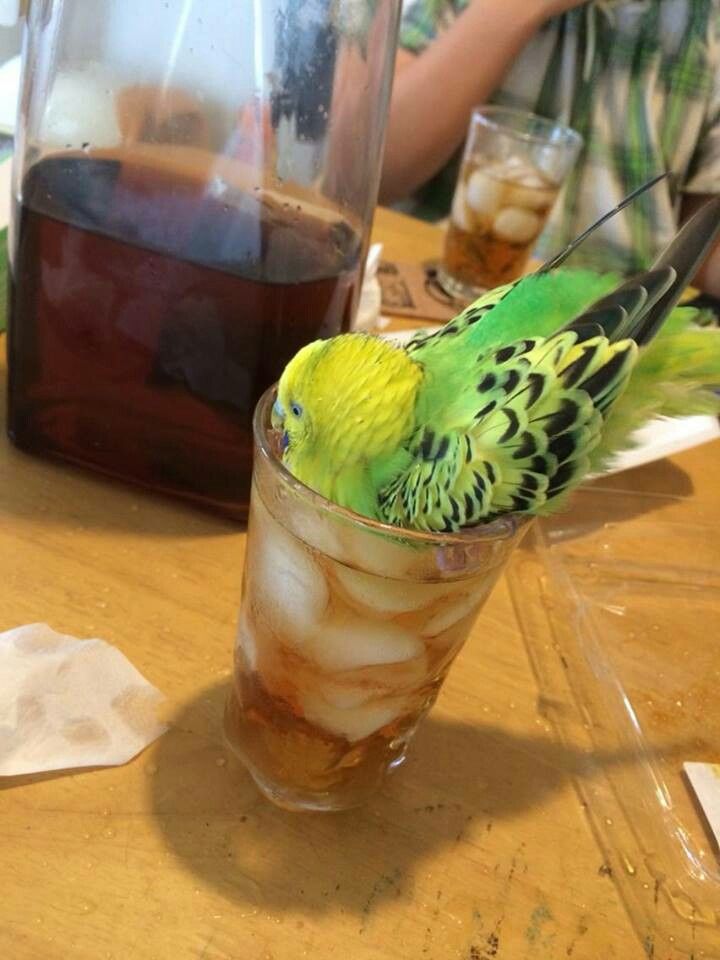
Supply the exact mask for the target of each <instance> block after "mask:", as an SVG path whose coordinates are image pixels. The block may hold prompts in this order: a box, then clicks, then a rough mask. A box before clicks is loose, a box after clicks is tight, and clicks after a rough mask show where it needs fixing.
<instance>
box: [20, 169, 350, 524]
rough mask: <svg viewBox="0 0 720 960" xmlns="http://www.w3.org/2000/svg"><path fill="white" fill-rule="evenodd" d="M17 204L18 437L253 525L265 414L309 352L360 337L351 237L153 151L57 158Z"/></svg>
mask: <svg viewBox="0 0 720 960" xmlns="http://www.w3.org/2000/svg"><path fill="white" fill-rule="evenodd" d="M22 197H23V203H22V207H21V210H20V214H19V217H18V218H17V221H16V222H17V235H16V238H15V248H14V256H13V261H12V271H11V274H12V276H11V283H12V293H11V307H10V318H9V337H8V353H9V357H8V360H9V368H10V379H9V412H8V430H9V434H10V437H11V438H12V440H13V441H14V442H15V443H16V444H17V445H18V446H20V447H22V448H23V449H26V450H29V451H33V452H39V453H45V454H50V455H53V456H57V457H60V458H62V459H64V460H68V461H72V462H74V463H77V464H81V465H84V466H88V467H92V468H94V469H96V470H100V471H103V472H104V473H107V474H110V475H112V476H115V477H118V478H121V479H124V480H129V481H133V482H135V483H139V484H142V485H143V486H146V487H149V488H152V489H154V490H158V491H162V492H165V493H170V494H175V495H178V496H182V497H185V498H189V499H192V500H195V501H199V502H201V503H203V504H205V505H207V506H210V507H214V508H216V509H220V510H222V511H223V512H225V513H229V514H230V515H232V516H235V517H238V518H240V519H243V518H244V517H245V515H246V512H247V502H248V493H249V487H250V474H251V461H252V429H251V416H252V411H253V408H254V406H255V403H256V401H257V399H258V398H259V397H260V395H261V394H262V392H263V391H264V390H265V388H266V387H267V386H269V385H270V384H271V383H272V382H274V381H275V380H276V379H277V378H278V376H279V375H280V373H281V371H282V369H283V367H284V365H285V364H286V362H287V361H288V360H289V359H290V357H292V356H293V354H294V353H295V352H296V351H297V350H298V349H299V348H300V347H301V346H303V345H304V344H306V343H308V342H310V341H311V340H314V339H316V338H318V337H326V336H332V335H334V334H336V333H339V332H340V331H342V330H345V329H347V328H348V325H349V322H350V317H351V311H352V306H353V299H354V296H355V292H356V287H357V281H358V273H359V262H360V252H361V243H360V239H359V236H358V233H357V231H355V230H354V229H353V228H352V227H351V226H350V225H349V224H348V223H347V222H346V221H345V220H343V219H342V218H341V217H340V215H339V214H337V213H336V212H335V211H332V210H330V209H329V208H324V207H322V208H321V207H318V206H317V205H314V204H311V203H306V202H303V199H302V197H301V196H298V197H297V198H295V197H292V196H290V195H288V194H287V193H284V194H279V193H275V194H273V193H272V191H266V190H264V189H262V188H258V187H255V188H253V187H252V186H250V185H247V184H244V185H243V184H240V185H238V183H237V182H236V183H233V182H229V181H228V179H227V178H226V177H224V176H223V175H222V174H218V175H217V176H214V177H213V176H210V177H207V176H206V175H203V176H194V175H193V174H192V169H191V166H190V167H188V169H184V168H180V167H178V165H175V166H170V165H169V164H163V163H162V162H152V157H151V156H149V155H148V154H147V152H146V153H142V152H139V153H138V155H137V157H133V154H132V153H128V152H123V153H122V154H120V153H118V155H117V156H113V155H112V153H111V152H110V151H107V152H103V154H102V155H101V156H98V155H93V154H90V155H85V154H83V153H82V152H81V151H79V152H78V153H77V154H75V153H73V154H62V155H57V156H50V157H48V158H45V159H43V160H41V161H39V162H38V163H36V164H35V165H34V166H32V167H31V168H30V169H29V172H28V173H27V174H26V177H25V179H24V182H23V186H22Z"/></svg>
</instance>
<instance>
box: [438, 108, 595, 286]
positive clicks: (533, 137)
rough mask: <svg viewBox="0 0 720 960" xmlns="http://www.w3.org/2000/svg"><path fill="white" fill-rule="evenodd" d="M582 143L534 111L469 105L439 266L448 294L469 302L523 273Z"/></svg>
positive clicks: (562, 127) (572, 131)
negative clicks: (463, 149)
mask: <svg viewBox="0 0 720 960" xmlns="http://www.w3.org/2000/svg"><path fill="white" fill-rule="evenodd" d="M581 146H582V137H581V136H580V134H578V133H576V132H575V131H574V130H571V129H570V127H565V126H563V125H562V124H559V123H556V122H555V121H553V120H547V119H545V118H544V117H539V116H536V115H535V114H533V113H526V112H524V111H522V110H512V109H509V108H505V107H479V108H478V109H476V110H474V111H473V114H472V118H471V121H470V128H469V131H468V137H467V140H466V144H465V153H464V156H463V161H462V165H461V168H460V173H459V176H458V181H457V185H456V187H455V195H454V198H453V205H452V211H451V214H450V222H449V225H448V230H447V234H446V238H445V252H444V255H443V259H442V263H441V265H440V270H439V279H440V282H441V284H442V286H443V287H444V288H445V289H446V290H447V291H448V293H450V294H451V295H452V296H454V297H456V298H457V299H458V300H473V299H475V297H477V296H479V295H480V294H481V293H483V292H484V291H485V290H491V289H492V288H493V287H497V286H499V285H500V284H503V283H508V282H509V281H510V280H515V279H516V278H517V277H519V276H520V275H521V274H522V272H523V269H524V267H525V265H526V263H527V261H528V259H529V258H530V254H531V253H532V250H533V247H534V245H535V242H536V240H537V239H538V237H539V235H540V233H541V231H542V229H543V227H544V226H545V223H546V222H547V219H548V216H549V214H550V211H551V209H552V207H553V205H554V203H555V200H556V199H557V196H558V193H559V191H560V188H561V186H562V184H563V181H564V180H565V178H566V176H567V174H568V173H569V171H570V170H571V168H572V166H573V164H574V162H575V160H576V158H577V155H578V152H579V150H580V147H581Z"/></svg>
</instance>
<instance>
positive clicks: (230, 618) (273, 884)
mask: <svg viewBox="0 0 720 960" xmlns="http://www.w3.org/2000/svg"><path fill="white" fill-rule="evenodd" d="M375 232H376V236H377V237H378V238H379V239H382V240H384V241H385V244H386V254H387V255H388V256H390V257H397V258H402V259H406V260H408V259H412V258H425V257H429V256H432V255H434V254H435V253H436V252H437V251H438V249H439V243H440V234H439V232H438V231H437V230H436V229H434V228H432V227H430V226H427V225H424V224H420V223H416V222H414V221H411V220H409V219H407V218H404V217H400V216H398V215H394V214H389V213H386V212H382V211H381V212H380V213H379V215H378V217H377V222H376V230H375ZM3 375H4V374H3ZM719 453H720V444H717V443H715V444H710V445H707V446H705V447H702V448H697V449H695V450H693V451H691V452H689V453H687V454H684V455H682V456H678V457H675V458H673V460H672V462H667V461H665V462H663V463H659V464H655V465H653V466H650V467H647V468H643V469H640V470H635V471H633V472H632V473H630V474H625V475H623V478H622V481H620V480H619V479H617V478H616V479H614V480H607V481H605V483H607V484H609V485H613V484H618V483H622V484H623V485H624V486H625V487H627V488H630V489H638V490H642V489H645V488H650V489H656V488H658V487H659V488H660V489H662V484H663V483H664V482H665V479H666V478H667V477H670V479H671V480H674V481H677V480H678V478H682V483H680V484H679V488H680V489H682V490H684V491H685V492H687V491H689V494H690V495H689V498H688V500H687V504H688V510H689V511H691V509H692V503H693V502H695V503H697V501H698V499H700V500H701V501H702V503H703V506H704V510H705V514H706V515H707V512H708V511H710V512H711V513H712V515H713V516H714V517H715V518H716V521H720V471H719V470H718V463H720V457H719V456H718V454H719ZM677 509H678V510H680V511H682V505H681V506H680V507H678V508H677ZM243 548H244V536H243V533H242V532H241V531H239V530H238V529H237V527H235V526H233V525H232V524H231V523H229V522H225V521H223V520H221V519H217V518H214V517H212V516H208V515H205V514H203V513H200V512H197V511H194V510H192V509H189V508H187V507H185V506H183V505H178V504H176V503H173V502H170V501H167V500H162V499H159V498H155V497H153V496H150V495H147V494H145V493H143V492H141V491H138V490H134V489H129V488H125V487H122V486H119V485H115V484H112V483H109V482H107V481H104V480H103V479H99V478H96V477H94V476H92V475H90V474H86V473H83V472H80V471H76V470H73V469H70V468H68V467H65V466H62V465H56V464H52V463H46V462H43V461H41V460H36V459H33V458H31V457H29V456H26V455H23V454H21V453H19V452H17V451H16V450H14V449H13V448H11V447H10V446H9V444H8V443H7V441H6V440H5V439H4V437H3V438H2V439H1V440H0V582H1V583H2V600H3V602H2V607H1V610H2V617H1V619H0V629H8V628H10V627H13V626H16V625H19V624H24V623H31V622H34V621H41V620H42V621H47V622H49V623H50V624H51V625H52V626H53V627H54V628H56V629H57V630H60V631H62V632H66V633H70V634H74V635H77V636H80V637H85V636H99V637H103V638H105V639H106V640H108V641H110V642H111V643H113V644H116V645H117V646H118V647H119V648H120V649H121V650H122V651H123V652H124V653H125V654H127V656H128V657H129V658H130V660H131V661H132V662H133V663H134V664H135V665H136V666H137V667H138V669H140V670H141V671H142V673H143V674H144V675H145V676H146V677H147V678H148V679H149V680H150V681H151V682H152V683H154V684H156V685H157V686H158V687H160V688H161V690H163V691H164V693H165V694H166V695H167V697H168V699H169V714H170V718H171V719H170V722H171V729H170V731H169V732H168V733H167V734H165V735H164V736H163V737H162V738H161V739H160V740H158V741H157V742H156V743H155V744H154V745H153V746H152V747H150V748H149V749H148V750H147V751H145V753H143V754H142V755H141V756H139V757H137V758H136V759H135V760H133V761H132V762H130V763H129V764H127V765H126V766H124V767H120V768H107V769H95V770H88V771H85V772H76V773H67V774H65V775H45V776H36V777H32V776H31V777H19V778H6V779H0V823H1V824H2V840H1V841H0V876H1V877H2V880H3V883H2V896H1V898H0V957H2V958H3V960H4V958H7V960H61V958H62V960H65V958H73V960H134V958H143V960H145V958H147V960H150V958H157V960H186V958H187V960H190V958H194V960H231V958H232V960H285V958H288V960H294V958H303V957H309V958H313V960H325V958H330V957H335V956H342V957H347V958H350V960H356V958H357V960H365V958H368V960H369V958H381V960H382V958H402V960H455V958H458V960H531V958H543V960H564V958H566V957H572V958H573V960H610V958H618V960H640V958H642V957H644V956H645V955H646V953H645V950H644V949H643V948H642V945H641V943H640V941H639V940H638V939H637V937H636V935H635V933H634V932H633V930H632V928H631V925H630V923H629V921H628V919H627V916H626V914H625V911H624V908H623V906H622V904H621V902H620V899H619V896H618V894H617V892H616V889H615V886H614V884H613V881H612V879H611V878H610V877H608V876H607V871H606V870H603V869H601V868H602V857H601V854H600V852H599V849H598V847H597V846H596V842H595V840H594V839H593V836H592V834H591V830H590V827H589V825H588V822H587V819H586V816H585V814H584V812H583V810H582V809H581V806H580V804H579V802H578V798H577V795H576V793H575V790H574V788H573V784H572V780H571V772H572V758H571V757H569V756H568V754H567V751H566V750H564V748H563V747H561V746H560V745H559V743H558V742H557V741H556V739H555V738H554V735H553V732H552V730H551V729H550V728H549V727H548V725H547V722H546V720H545V719H544V718H543V716H542V715H541V714H540V713H539V711H538V707H537V693H538V691H537V688H536V684H535V681H534V678H533V674H532V672H531V670H530V667H529V664H528V660H527V656H526V653H525V649H524V646H523V639H522V635H521V632H520V629H519V626H518V623H517V621H516V618H515V614H514V612H513V607H512V605H511V601H510V596H509V591H508V586H507V582H506V581H500V583H499V584H498V586H497V588H496V590H495V591H494V593H493V595H492V597H491V599H490V601H489V602H488V604H487V607H486V609H485V612H484V615H483V616H482V618H481V620H480V622H479V624H478V626H477V627H476V629H475V631H474V634H473V636H472V637H471V639H470V641H469V642H468V644H467V646H466V648H465V650H464V651H463V653H462V654H461V655H460V657H459V659H458V661H457V663H456V665H455V666H454V669H453V671H452V672H451V674H450V677H449V679H448V681H447V684H446V686H445V688H444V691H443V693H442V694H441V696H440V698H439V701H438V703H437V706H436V707H435V709H434V711H433V713H432V715H431V718H430V719H428V720H427V721H426V723H425V725H424V727H423V728H422V729H421V730H420V732H419V733H418V736H417V739H416V741H415V744H414V746H413V748H412V750H411V755H410V758H409V760H408V762H407V764H406V765H405V767H404V768H402V770H401V771H400V772H399V773H398V774H397V775H396V776H395V777H393V778H392V779H391V781H390V782H389V783H388V784H387V786H386V788H385V789H384V790H383V791H382V793H381V794H380V795H379V796H378V797H377V799H376V800H374V801H373V802H372V803H371V804H370V805H369V806H368V807H367V808H365V809H362V810H359V811H354V812H349V813H344V814H335V815H322V814H320V815H317V814H306V815H299V814H292V813H287V812H284V811H282V810H278V809H275V808H274V807H272V806H271V805H270V804H268V803H267V802H266V801H265V800H263V799H262V798H261V797H260V796H259V794H258V793H257V791H256V789H255V788H254V787H253V785H252V783H251V782H250V779H249V777H248V776H247V775H246V774H245V773H244V771H243V770H242V769H241V768H239V766H237V765H236V764H235V763H234V762H233V761H231V760H230V759H229V758H228V757H227V755H226V752H225V750H224V748H223V744H222V739H221V732H220V718H221V709H222V704H223V700H224V697H225V692H226V686H227V683H228V676H229V668H230V664H231V648H232V645H233V635H234V624H235V618H236V613H237V609H238V600H239V592H240V576H241V570H242V564H243ZM531 601H532V598H529V602H531ZM702 626H703V625H702V624H698V629H701V628H702ZM658 960H660V958H658Z"/></svg>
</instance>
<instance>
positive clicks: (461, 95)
mask: <svg viewBox="0 0 720 960" xmlns="http://www.w3.org/2000/svg"><path fill="white" fill-rule="evenodd" d="M584 2H585V0H473V2H472V3H471V4H470V6H469V7H468V8H467V9H466V10H465V11H464V12H463V13H462V14H461V15H460V16H459V17H458V18H457V20H456V21H455V22H454V23H453V24H452V26H451V27H450V28H449V29H448V30H446V31H445V32H444V33H441V34H440V36H439V37H438V38H437V39H436V40H434V41H433V42H432V43H431V44H430V46H429V47H428V48H427V49H426V50H424V51H423V52H422V53H421V54H419V55H417V56H416V55H414V54H411V53H409V52H408V51H406V50H402V49H401V50H399V51H398V55H397V60H396V65H395V82H394V86H393V93H392V101H391V105H390V118H389V123H388V130H387V138H386V145H385V158H384V165H383V175H382V184H381V188H380V199H381V201H382V202H383V203H390V202H393V201H395V200H398V199H400V198H401V197H404V196H407V194H409V193H410V192H412V190H414V189H415V188H416V187H418V186H420V184H422V183H424V182H425V181H426V180H427V179H429V177H431V176H432V175H433V174H434V173H435V172H437V170H439V169H440V168H441V167H442V166H443V164H444V163H445V162H446V161H447V160H449V159H450V157H451V156H452V155H453V153H454V151H455V150H456V149H457V147H458V146H459V145H460V144H461V143H462V141H463V138H464V136H465V133H466V132H467V126H468V121H469V119H470V112H471V110H472V108H473V107H475V106H477V105H478V104H481V103H484V102H486V101H487V100H488V98H489V97H490V96H491V94H492V93H493V91H494V90H495V88H496V87H497V86H498V85H499V84H500V82H501V81H502V79H503V77H504V75H505V73H506V72H507V70H508V69H509V67H510V66H511V64H512V62H513V60H514V58H515V57H516V56H517V54H518V53H519V52H520V50H521V49H522V48H523V47H524V46H525V44H526V43H527V42H528V40H530V38H531V37H532V36H533V35H534V34H535V32H536V31H537V30H538V29H539V28H540V26H541V25H542V24H543V23H544V22H545V20H547V19H549V18H550V17H552V16H554V15H556V14H558V13H561V12H562V11H564V10H569V9H570V8H571V7H577V6H580V5H581V4H582V3H584Z"/></svg>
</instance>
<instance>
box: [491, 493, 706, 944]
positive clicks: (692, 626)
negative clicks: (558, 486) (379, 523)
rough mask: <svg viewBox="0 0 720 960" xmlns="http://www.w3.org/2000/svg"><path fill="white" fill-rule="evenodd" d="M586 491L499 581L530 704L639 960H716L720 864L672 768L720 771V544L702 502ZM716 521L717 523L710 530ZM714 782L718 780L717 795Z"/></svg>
mask: <svg viewBox="0 0 720 960" xmlns="http://www.w3.org/2000/svg"><path fill="white" fill-rule="evenodd" d="M618 486H619V485H618V484H617V483H616V484H615V488H613V486H612V485H610V486H608V485H606V486H602V485H597V484H596V485H590V486H588V487H586V488H585V489H583V490H581V491H580V492H579V493H578V494H577V495H576V499H575V501H574V503H573V506H572V510H571V511H570V512H569V513H567V514H565V515H561V516H559V517H557V518H551V519H546V520H543V521H541V522H540V523H538V524H537V525H536V526H535V528H534V530H533V531H531V533H530V534H529V536H528V538H527V540H526V543H525V545H524V547H523V548H521V549H520V550H519V551H518V553H517V554H516V558H515V562H514V563H513V564H512V565H511V569H510V571H509V580H510V585H511V589H512V593H513V599H514V602H515V605H516V608H517V612H518V616H519V619H520V621H521V623H522V627H523V631H524V633H525V637H526V641H527V647H528V652H529V655H530V659H531V662H532V664H533V667H534V669H535V671H536V673H537V677H538V683H539V687H540V691H541V702H542V705H543V709H544V711H545V712H546V714H547V715H548V717H549V718H550V719H551V720H552V721H553V722H554V723H555V725H556V727H557V729H558V731H559V735H560V736H561V737H562V738H563V740H565V741H566V742H568V743H571V744H572V745H573V746H574V747H576V748H578V747H579V748H581V749H582V750H583V752H584V756H585V757H586V762H585V763H584V764H583V765H582V769H581V772H580V773H579V775H578V776H577V778H576V782H577V788H578V792H579V794H580V797H581V801H582V803H583V805H584V806H585V807H586V809H587V812H588V816H589V817H590V820H591V823H592V825H593V829H594V831H595V833H596V836H597V839H598V841H599V844H600V846H601V848H602V850H603V855H604V857H605V860H606V863H605V866H604V867H603V869H604V870H607V871H608V872H612V874H613V876H614V878H615V881H616V883H617V886H618V888H619V890H620V892H621V895H622V897H623V899H624V901H625V904H626V906H627V908H628V911H629V913H630V916H631V918H632V921H633V923H634V925H635V928H636V930H637V932H638V934H639V936H640V938H641V940H642V942H643V944H644V947H645V950H646V952H647V954H648V956H650V957H656V958H659V957H662V960H675V958H681V957H687V958H693V960H700V958H703V960H710V958H715V960H717V958H720V854H719V852H718V847H717V843H716V841H715V838H714V836H713V834H712V831H711V829H710V826H709V823H708V821H707V819H706V817H705V815H704V813H703V811H702V808H701V807H700V805H699V803H698V802H697V800H696V798H695V795H694V793H693V790H692V788H691V786H690V783H689V781H688V780H687V778H686V776H685V773H684V772H683V763H685V762H688V761H699V762H702V763H708V764H718V763H720V540H719V538H718V531H717V523H716V521H715V518H714V517H711V515H710V511H709V508H708V506H707V503H706V501H704V500H703V499H702V498H692V497H690V498H688V497H685V496H681V497H676V496H671V495H665V494H662V493H650V492H648V493H638V492H636V491H633V490H622V489H618V488H617V487H618ZM711 521H712V522H711ZM719 783H720V781H719Z"/></svg>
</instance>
